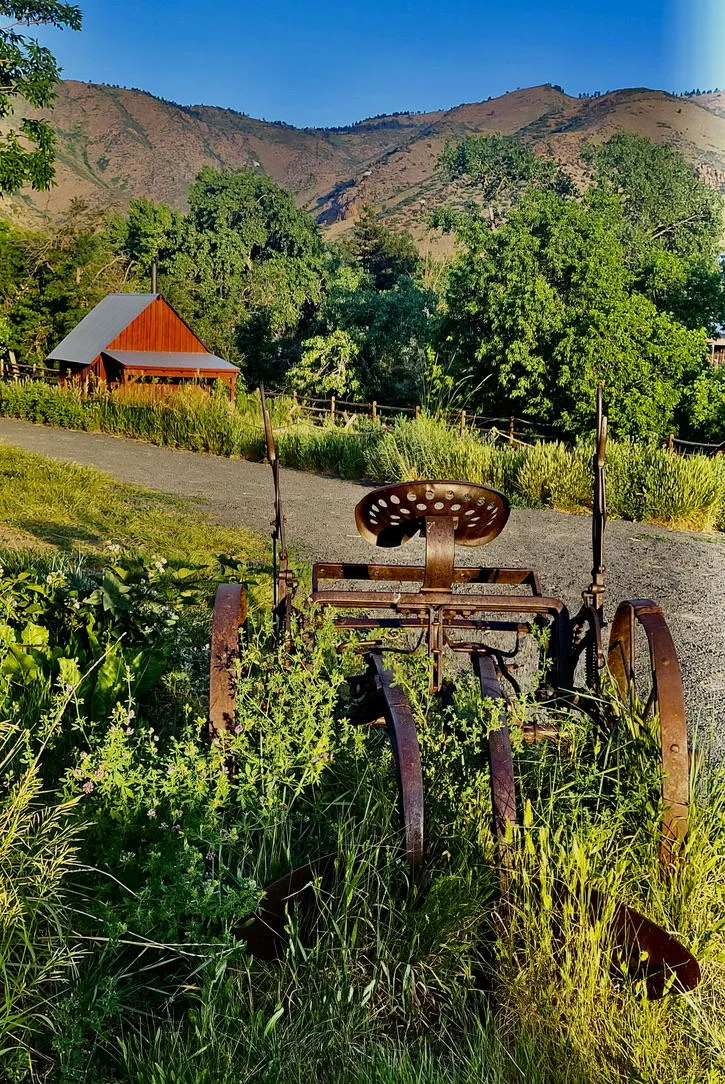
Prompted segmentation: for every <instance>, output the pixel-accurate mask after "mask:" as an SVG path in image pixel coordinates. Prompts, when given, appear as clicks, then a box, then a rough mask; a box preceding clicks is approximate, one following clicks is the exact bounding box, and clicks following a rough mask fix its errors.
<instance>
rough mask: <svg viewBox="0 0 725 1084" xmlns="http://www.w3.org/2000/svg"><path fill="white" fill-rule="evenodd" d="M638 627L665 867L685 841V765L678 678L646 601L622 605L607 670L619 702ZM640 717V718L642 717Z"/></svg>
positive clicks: (630, 671)
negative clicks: (653, 715) (654, 727)
mask: <svg viewBox="0 0 725 1084" xmlns="http://www.w3.org/2000/svg"><path fill="white" fill-rule="evenodd" d="M637 624H639V625H640V626H641V627H642V629H643V631H644V633H645V635H646V637H647V644H648V647H649V657H650V667H651V671H652V691H651V695H650V697H649V698H648V701H647V710H649V709H650V708H655V709H656V710H657V712H658V715H659V722H660V749H661V760H662V773H663V779H662V800H663V805H664V809H663V815H662V843H661V847H660V855H661V858H662V861H663V862H664V863H665V865H668V864H670V863H671V862H672V860H673V857H674V851H675V849H676V847H677V845H678V844H680V843H682V842H683V841H684V839H685V837H686V835H687V815H688V806H689V787H690V764H689V755H688V749H687V720H686V717H685V698H684V691H683V686H682V673H681V671H680V663H679V661H678V658H677V652H676V650H675V645H674V643H673V640H672V635H671V633H670V630H669V628H668V627H667V622H666V621H665V617H664V614H663V612H662V610H661V608H660V607H659V606H658V605H657V604H656V603H654V602H652V601H651V600H650V599H633V600H631V601H627V602H622V603H621V604H620V606H619V608H618V609H617V612H616V614H615V617H614V621H613V622H612V630H611V634H610V637H609V660H608V661H609V670H610V672H611V674H612V676H613V678H614V680H615V682H616V684H617V687H618V689H619V692H620V694H621V696H622V697H624V698H627V697H628V696H629V695H630V692H631V690H632V689H633V688H634V686H635V667H636V659H635V630H636V627H637ZM645 714H646V712H645Z"/></svg>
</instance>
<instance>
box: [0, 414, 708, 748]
mask: <svg viewBox="0 0 725 1084" xmlns="http://www.w3.org/2000/svg"><path fill="white" fill-rule="evenodd" d="M0 440H2V441H4V442H6V443H8V444H13V445H16V446H17V447H21V448H25V449H27V450H29V451H33V452H39V453H40V454H42V455H47V456H52V457H54V458H55V459H61V460H66V461H71V462H74V463H81V464H85V465H87V466H93V467H98V468H99V469H101V470H104V471H107V472H108V473H109V474H111V475H113V476H114V477H115V478H117V479H119V480H120V481H123V482H131V483H134V484H137V485H143V486H149V487H151V488H153V489H158V490H162V491H164V492H166V493H173V494H177V495H179V496H184V497H191V498H195V499H196V500H198V501H199V505H200V508H203V509H204V510H205V511H206V512H207V513H208V514H210V515H211V516H213V517H214V518H215V519H217V520H219V522H221V523H225V524H229V525H230V526H244V527H250V528H252V529H253V530H256V531H259V532H262V533H267V532H268V530H269V520H270V515H271V513H272V485H271V474H270V470H269V467H268V466H267V465H266V464H260V463H248V462H246V461H245V460H239V459H223V458H220V457H218V456H212V455H204V454H200V453H196V452H185V451H177V450H175V449H169V448H157V447H155V446H154V445H151V444H145V443H142V442H141V441H135V440H129V439H127V438H124V437H112V436H106V435H105V434H99V433H76V432H72V431H70V430H63V429H52V428H49V427H46V426H41V425H33V424H31V423H29V422H21V421H13V420H10V419H4V418H3V419H0ZM282 485H283V493H284V500H285V509H286V515H287V532H288V538H289V540H290V542H291V543H292V544H294V547H295V549H296V551H297V553H298V554H299V555H300V556H301V557H304V558H306V559H309V560H312V559H317V560H319V559H326V560H338V561H339V560H348V561H369V560H371V559H373V558H374V552H375V551H374V550H373V549H372V548H371V547H370V546H369V545H368V544H367V543H366V542H365V541H364V540H363V539H362V538H360V536H359V535H358V533H357V531H356V529H355V524H354V520H353V509H354V507H355V505H356V503H357V502H358V500H359V499H360V497H361V496H362V494H363V493H364V492H365V490H366V488H368V487H366V486H363V485H360V484H357V483H354V482H343V481H340V480H338V479H333V478H327V477H321V476H319V475H315V474H304V473H301V472H299V471H292V470H284V471H283V472H282ZM479 554H480V551H478V553H477V551H475V550H473V551H470V550H469V551H465V550H462V551H461V550H459V554H458V558H459V560H460V561H461V562H462V563H464V564H471V563H480V556H479ZM421 558H422V544H421V543H419V542H411V543H410V544H409V545H407V546H405V547H404V549H403V550H401V551H400V552H399V554H396V555H395V557H394V558H393V557H392V555H391V559H395V560H397V559H400V560H408V561H410V562H415V561H420V560H421ZM485 561H486V563H487V564H501V565H514V566H515V565H525V566H527V567H532V568H535V569H537V570H538V571H539V573H540V575H541V580H542V585H543V588H544V591H545V592H546V593H547V594H552V595H557V596H559V597H560V598H562V599H563V600H564V601H565V602H566V603H567V604H568V605H569V607H570V609H572V610H573V609H575V608H577V607H578V604H579V601H580V593H581V590H582V588H584V587H585V586H586V585H587V584H588V582H589V579H590V568H591V550H590V520H589V517H587V516H579V515H565V514H563V513H560V512H551V511H548V510H525V509H514V511H513V512H512V514H511V519H510V520H509V523H508V526H507V528H506V530H505V531H504V532H503V534H502V535H500V536H499V538H497V539H496V540H495V541H494V542H492V543H491V544H490V545H489V546H488V547H487V549H486V557H485ZM606 562H607V591H608V612H609V614H610V615H611V614H612V613H613V610H614V608H615V606H616V603H617V602H619V601H620V600H621V599H623V598H642V597H650V598H653V599H655V601H657V602H659V603H660V605H661V606H662V607H663V608H664V610H665V613H666V615H667V618H668V621H669V624H670V628H671V630H672V634H673V636H674V639H675V643H676V645H677V649H678V652H679V656H680V661H681V663H682V670H683V674H684V680H685V691H686V696H687V702H688V717H689V720H690V724H691V727H698V728H699V727H704V728H706V729H709V728H710V727H711V726H712V725H713V723H714V724H715V725H716V726H717V729H718V731H719V732H720V733H718V735H717V739H716V745H717V748H718V750H720V749H723V750H724V751H725V617H724V615H725V538H724V537H723V536H721V535H714V534H713V535H701V534H691V533H685V532H679V531H678V532H674V531H667V530H664V529H662V528H659V527H650V526H646V525H644V524H641V523H627V522H624V521H622V520H611V521H610V522H609V524H608V526H607V538H606Z"/></svg>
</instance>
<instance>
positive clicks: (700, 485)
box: [0, 384, 725, 530]
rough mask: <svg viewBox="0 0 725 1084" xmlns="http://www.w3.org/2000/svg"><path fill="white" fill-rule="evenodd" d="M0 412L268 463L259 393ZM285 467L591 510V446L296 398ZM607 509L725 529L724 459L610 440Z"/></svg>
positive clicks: (183, 393)
mask: <svg viewBox="0 0 725 1084" xmlns="http://www.w3.org/2000/svg"><path fill="white" fill-rule="evenodd" d="M0 413H2V414H6V415H10V416H14V417H23V418H28V419H30V420H31V421H36V422H44V423H46V424H50V425H58V426H63V427H67V428H75V429H98V430H102V431H104V432H108V433H118V434H122V435H124V436H129V437H136V438H139V439H143V440H148V441H151V442H152V443H154V444H160V445H165V446H168V447H177V448H187V449H190V450H191V451H201V452H211V453H214V454H216V455H223V456H241V457H243V458H246V459H251V460H261V459H262V458H263V457H264V447H265V446H264V434H263V430H262V419H261V413H260V408H259V402H258V399H257V397H256V396H255V395H240V396H239V397H238V399H237V402H236V404H235V405H231V404H230V403H229V402H228V401H227V399H226V397H225V396H223V395H214V394H212V395H211V396H210V395H208V394H206V393H205V392H203V391H202V390H201V389H199V388H194V387H191V388H186V389H179V390H176V391H174V392H173V394H172V393H170V392H169V390H168V389H163V391H160V390H158V389H157V388H156V387H155V386H153V385H152V386H143V387H141V386H138V387H134V388H131V389H125V390H124V391H123V392H121V393H120V394H119V393H118V392H114V393H113V394H112V395H103V396H97V397H92V398H84V397H82V396H81V395H80V394H79V393H78V392H77V391H76V390H75V389H72V388H56V387H50V386H47V385H44V384H5V385H0ZM272 418H273V423H274V425H275V427H276V431H277V444H278V451H279V456H280V461H281V462H282V463H283V464H284V465H285V466H288V467H293V468H295V469H297V470H306V471H320V472H322V473H326V474H335V475H338V476H339V477H342V478H353V479H370V480H372V481H375V482H380V483H386V482H395V481H409V480H412V479H414V478H432V477H438V478H452V479H453V478H464V479H467V480H469V481H472V482H484V483H487V484H489V485H492V486H495V487H497V488H499V489H501V490H503V491H504V492H505V493H506V494H507V496H508V497H509V498H510V500H511V501H512V502H513V503H514V504H518V505H523V506H527V507H541V506H544V507H551V508H557V509H560V510H562V511H578V510H582V509H586V508H588V507H590V504H591V470H590V466H589V464H590V458H591V452H592V449H591V447H589V446H588V445H586V444H582V445H577V446H575V447H567V446H565V445H564V444H561V443H558V442H552V443H547V444H536V445H534V446H533V447H509V446H507V445H502V444H500V443H495V442H493V441H492V440H491V439H490V438H486V437H484V436H481V435H478V434H475V433H471V432H468V433H465V434H463V435H460V434H459V433H458V432H457V431H455V430H453V429H451V428H449V427H448V426H446V425H445V423H443V422H441V421H439V420H436V419H433V418H430V417H426V416H422V417H420V418H417V419H415V420H408V419H404V418H399V419H397V420H396V422H395V423H394V424H393V425H392V427H391V428H390V429H387V430H386V429H383V428H382V427H381V426H380V425H379V424H377V423H374V422H372V421H370V419H366V418H361V419H356V420H354V421H353V422H352V423H351V425H350V427H349V428H341V427H339V426H334V425H331V424H328V425H324V426H312V425H310V424H309V423H306V422H300V421H299V420H296V416H295V411H294V407H293V404H292V402H291V400H289V401H287V400H284V399H275V400H273V401H272ZM607 477H608V495H609V511H610V513H611V515H613V516H619V517H622V518H624V519H632V520H638V521H643V522H645V521H649V522H653V523H659V524H662V525H665V526H668V527H673V528H682V529H689V530H712V529H713V528H716V529H719V530H723V529H725V456H717V457H714V458H708V457H706V456H701V455H693V456H681V455H678V454H676V453H674V452H670V451H669V450H667V449H664V448H659V447H657V446H656V445H654V444H651V445H648V444H637V443H634V442H632V441H628V440H623V441H619V442H610V446H609V455H608V474H607Z"/></svg>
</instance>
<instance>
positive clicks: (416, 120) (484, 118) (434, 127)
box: [0, 80, 725, 235]
mask: <svg viewBox="0 0 725 1084" xmlns="http://www.w3.org/2000/svg"><path fill="white" fill-rule="evenodd" d="M58 91H59V93H58V99H57V102H56V105H55V108H54V109H53V110H51V111H47V110H46V111H43V115H44V116H46V117H47V118H48V119H49V120H50V122H51V123H52V124H53V126H54V128H55V130H56V134H57V141H58V149H57V162H56V180H57V183H56V186H55V187H54V188H53V189H51V190H50V192H45V193H33V192H28V191H24V192H23V193H21V194H20V195H18V196H16V197H13V198H12V199H6V200H4V201H2V203H1V204H0V213H1V214H3V215H4V216H5V217H10V218H12V219H14V220H16V221H19V222H23V223H26V224H29V225H42V224H44V223H48V222H53V221H56V220H57V219H59V218H60V217H62V215H63V214H64V213H65V211H67V209H68V207H69V206H70V203H71V201H72V200H73V199H74V198H77V197H81V198H82V199H84V200H86V201H87V202H88V203H89V204H90V205H91V206H94V207H98V208H103V209H106V208H107V209H114V210H123V209H124V208H125V207H126V206H127V205H128V202H129V201H130V200H131V199H133V198H135V197H138V196H147V197H148V198H150V199H153V200H159V201H162V202H166V203H169V204H171V205H172V206H174V207H178V208H180V209H183V208H184V207H185V203H186V196H187V192H188V187H189V184H190V183H191V182H192V181H193V179H194V177H195V176H196V174H197V173H198V172H199V170H200V169H201V168H202V166H204V165H211V166H215V167H216V168H222V169H238V168H241V167H242V166H248V167H250V168H253V169H259V170H260V171H261V172H264V173H266V174H268V175H269V176H270V177H272V178H273V179H274V180H275V181H277V182H278V183H279V184H281V185H283V186H284V187H285V188H287V189H289V190H290V191H291V192H292V193H293V194H294V196H295V198H296V199H297V201H298V203H300V205H301V206H304V207H306V208H307V209H308V210H310V211H311V213H312V214H314V215H315V217H316V218H317V219H318V220H319V221H320V222H321V223H322V224H323V225H324V226H325V227H326V228H327V229H328V231H329V232H331V233H332V234H333V235H334V234H337V233H340V232H344V230H346V229H348V228H349V226H350V224H351V222H352V221H354V219H355V217H356V215H357V214H358V213H359V210H360V209H361V207H362V206H364V205H365V204H366V203H371V204H373V205H375V206H376V207H377V208H379V210H380V212H381V214H382V216H383V217H384V218H385V219H386V220H387V221H389V222H390V223H391V224H393V225H400V226H405V227H406V228H410V229H412V230H413V233H414V234H417V235H422V233H423V232H424V222H423V216H424V213H425V212H427V211H428V210H430V208H431V207H432V206H435V205H436V203H438V202H440V201H441V200H442V199H444V198H445V197H446V194H447V193H446V186H445V184H444V183H443V181H442V180H441V178H440V177H439V176H438V174H437V171H436V161H437V158H438V155H439V153H440V151H441V150H442V149H443V147H444V146H445V144H446V143H447V142H449V141H451V140H456V139H461V138H463V137H465V136H466V135H470V134H473V133H475V132H482V133H491V132H500V133H502V134H506V135H512V136H516V137H517V138H519V139H521V140H523V141H524V142H526V143H528V144H530V145H531V146H533V147H534V149H535V150H537V151H538V152H540V153H544V154H550V155H552V156H553V157H555V158H556V159H557V160H558V161H559V162H560V163H561V164H562V165H563V166H564V167H565V168H566V169H568V170H569V171H570V172H571V173H572V175H573V176H574V177H575V179H577V180H586V177H587V167H586V164H585V162H584V160H583V158H582V155H581V150H582V144H583V143H584V142H585V141H587V142H600V141H601V140H603V139H606V138H608V137H609V136H610V135H611V134H613V133H614V132H615V131H634V132H639V133H640V134H642V135H648V136H649V137H650V138H652V139H654V140H655V141H657V142H671V143H672V144H673V145H674V146H676V147H678V148H679V149H680V150H682V151H683V153H684V154H685V155H686V156H687V157H688V158H689V159H690V160H691V161H692V162H693V164H694V165H695V166H696V167H697V169H698V171H699V172H700V174H701V176H702V177H703V179H704V180H706V182H707V183H708V184H710V185H711V186H712V187H713V188H717V189H720V190H723V191H725V92H719V93H715V94H707V95H700V96H697V97H683V98H678V97H675V96H674V95H671V94H668V93H667V92H665V91H658V90H651V89H649V88H646V87H640V88H636V87H635V88H624V89H621V90H616V91H610V92H608V93H607V94H602V95H600V96H598V97H592V98H574V97H572V96H571V95H568V94H566V93H565V92H563V91H562V90H561V88H559V87H556V86H553V85H551V84H543V85H540V86H536V87H527V88H521V89H517V90H514V91H510V92H509V93H507V94H505V95H501V96H499V97H497V98H489V99H487V100H485V101H480V102H470V103H462V104H460V105H457V106H452V107H451V108H449V109H439V110H434V111H431V112H425V113H413V112H405V111H398V112H396V113H390V114H382V115H379V116H376V117H368V118H363V119H362V120H360V121H357V122H355V123H354V124H351V125H345V126H342V127H336V128H312V127H307V128H297V127H295V126H293V125H289V124H287V123H286V122H284V121H265V120H259V119H256V118H254V117H249V116H247V115H246V114H244V113H242V112H239V111H237V110H233V109H230V108H228V107H224V106H209V105H201V104H195V105H179V104H178V103H174V102H170V101H167V100H165V99H163V98H159V97H157V96H155V95H152V94H149V93H147V92H146V91H142V90H133V89H126V88H122V87H114V86H110V85H107V84H98V83H83V82H78V81H74V80H66V81H63V82H61V83H60V84H59V88H58ZM28 115H37V114H34V113H33V112H32V111H31V110H29V109H20V108H19V109H18V110H17V112H16V114H15V119H16V120H17V118H18V117H21V116H28ZM13 119H14V118H12V117H11V118H9V120H6V121H4V122H0V133H1V132H2V131H3V128H5V129H6V128H7V127H8V126H9V124H10V123H12V122H13Z"/></svg>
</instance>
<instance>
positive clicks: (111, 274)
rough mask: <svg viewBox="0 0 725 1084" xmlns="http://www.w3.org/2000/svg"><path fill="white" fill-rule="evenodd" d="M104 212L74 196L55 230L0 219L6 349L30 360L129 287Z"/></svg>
mask: <svg viewBox="0 0 725 1084" xmlns="http://www.w3.org/2000/svg"><path fill="white" fill-rule="evenodd" d="M125 277H126V261H125V259H124V258H123V257H122V256H119V254H118V253H117V252H115V251H114V249H113V247H112V245H111V243H110V240H109V237H108V235H107V233H106V231H105V219H104V216H103V214H102V213H101V212H98V211H93V210H91V209H89V208H88V206H87V205H86V204H85V203H84V202H83V201H82V200H74V201H72V203H71V206H70V208H69V210H68V212H67V213H66V215H65V216H64V217H63V218H62V219H61V220H60V222H59V223H58V225H57V226H56V227H55V229H54V230H53V231H52V232H51V233H40V232H37V231H31V230H23V229H19V228H17V227H15V226H12V225H11V224H10V223H8V222H2V221H1V220H0V318H2V317H4V318H5V320H6V322H7V326H8V327H9V337H8V342H7V343H6V345H7V347H9V348H10V349H12V350H13V351H14V352H15V353H16V354H17V355H18V356H19V357H21V358H23V359H25V360H27V361H44V360H45V358H46V356H47V354H48V351H49V350H50V349H51V348H52V347H53V346H54V345H55V344H56V343H57V342H58V341H59V340H60V339H62V338H63V336H64V335H66V334H67V333H68V332H69V331H70V330H71V328H73V327H74V326H75V325H76V324H77V323H78V321H79V320H80V319H81V317H82V316H84V315H85V313H86V312H88V310H89V309H90V308H92V307H93V306H94V305H95V304H96V303H97V302H98V301H100V300H101V298H102V297H104V296H105V295H106V294H107V293H109V292H111V291H118V290H122V289H123V288H124V285H125Z"/></svg>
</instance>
